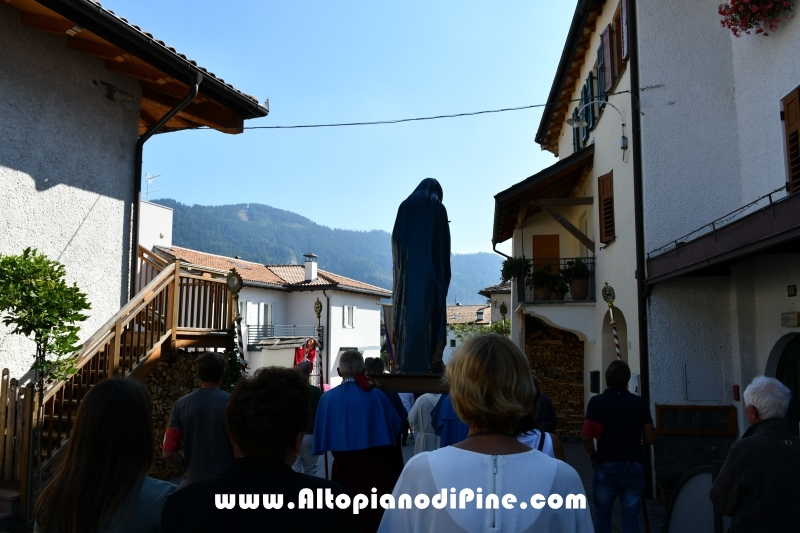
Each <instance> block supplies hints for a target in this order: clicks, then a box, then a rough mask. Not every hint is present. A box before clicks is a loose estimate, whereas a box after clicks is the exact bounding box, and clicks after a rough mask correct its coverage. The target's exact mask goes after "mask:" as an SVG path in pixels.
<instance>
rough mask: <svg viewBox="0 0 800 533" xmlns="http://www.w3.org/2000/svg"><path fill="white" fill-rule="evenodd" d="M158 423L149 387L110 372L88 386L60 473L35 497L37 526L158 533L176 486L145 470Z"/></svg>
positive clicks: (59, 532) (73, 531)
mask: <svg viewBox="0 0 800 533" xmlns="http://www.w3.org/2000/svg"><path fill="white" fill-rule="evenodd" d="M153 444H154V442H153V422H152V419H151V414H150V402H149V400H148V399H147V394H146V393H145V390H144V387H143V386H142V384H141V383H139V382H138V381H134V380H132V379H123V378H113V379H106V380H104V381H101V382H100V383H98V384H97V385H95V386H93V387H92V388H91V389H89V392H87V393H86V396H85V397H84V398H83V401H82V402H81V405H80V407H79V408H78V413H77V415H76V416H75V423H74V425H73V426H72V431H71V432H70V438H69V441H68V442H67V448H66V450H65V451H64V457H63V458H62V459H63V460H62V461H61V462H60V467H59V469H58V472H56V474H55V476H54V477H53V479H52V481H50V483H48V484H47V486H46V487H45V488H44V490H43V491H42V494H41V495H40V496H39V499H38V500H37V501H36V507H35V508H34V516H35V517H36V524H35V525H34V531H37V532H44V533H99V532H103V533H111V532H118V533H125V532H131V533H140V532H141V533H157V532H158V531H159V526H160V522H161V510H162V509H163V508H164V502H166V500H167V497H169V495H170V494H172V493H173V492H174V491H175V485H173V484H172V483H167V482H166V481H158V480H156V479H153V478H151V477H148V476H147V472H148V471H149V470H150V467H152V466H153V459H154V457H155V451H154V449H153Z"/></svg>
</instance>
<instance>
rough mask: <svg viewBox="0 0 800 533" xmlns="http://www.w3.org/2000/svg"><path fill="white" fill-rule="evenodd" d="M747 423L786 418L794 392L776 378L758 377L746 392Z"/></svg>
mask: <svg viewBox="0 0 800 533" xmlns="http://www.w3.org/2000/svg"><path fill="white" fill-rule="evenodd" d="M743 397H744V405H745V410H744V412H745V414H747V421H748V422H750V423H751V424H755V423H756V422H760V421H762V420H767V419H768V418H786V413H787V412H788V410H789V401H790V400H791V399H792V391H791V390H789V388H788V387H787V386H786V385H784V384H783V383H781V382H780V381H778V380H777V379H775V378H768V377H766V376H758V377H756V378H755V379H754V380H753V381H752V382H751V383H750V385H748V386H747V388H746V389H745V390H744V394H743Z"/></svg>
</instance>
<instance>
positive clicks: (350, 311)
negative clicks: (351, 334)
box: [342, 305, 356, 328]
mask: <svg viewBox="0 0 800 533" xmlns="http://www.w3.org/2000/svg"><path fill="white" fill-rule="evenodd" d="M342 327H343V328H354V327H356V306H354V305H345V306H344V307H343V308H342Z"/></svg>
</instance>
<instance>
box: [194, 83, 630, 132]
mask: <svg viewBox="0 0 800 533" xmlns="http://www.w3.org/2000/svg"><path fill="white" fill-rule="evenodd" d="M623 93H630V91H619V92H615V93H605V96H606V97H608V96H614V95H617V94H623ZM582 101H583V100H582V99H580V98H575V99H572V100H568V102H582ZM557 103H558V102H550V103H547V104H533V105H524V106H519V107H505V108H503V109H488V110H484V111H472V112H469V113H454V114H452V115H434V116H430V117H415V118H400V119H396V120H375V121H372V122H337V123H332V124H298V125H293V126H245V127H244V128H242V129H245V130H294V129H301V128H337V127H342V126H376V125H379V124H400V123H402V122H419V121H423V120H439V119H443V118H457V117H472V116H475V115H488V114H491V113H505V112H508V111H522V110H525V109H534V108H537V107H547V106H551V105H556V104H557ZM185 129H197V130H208V129H214V128H209V127H208V126H198V127H196V128H185Z"/></svg>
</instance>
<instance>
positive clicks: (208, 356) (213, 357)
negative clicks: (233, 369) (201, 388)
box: [196, 352, 225, 383]
mask: <svg viewBox="0 0 800 533" xmlns="http://www.w3.org/2000/svg"><path fill="white" fill-rule="evenodd" d="M196 364H197V377H198V378H200V381H201V382H203V383H221V382H222V378H223V377H224V376H225V356H224V355H222V354H221V353H219V352H206V353H204V354H203V355H201V356H200V357H198V358H197V360H196Z"/></svg>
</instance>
